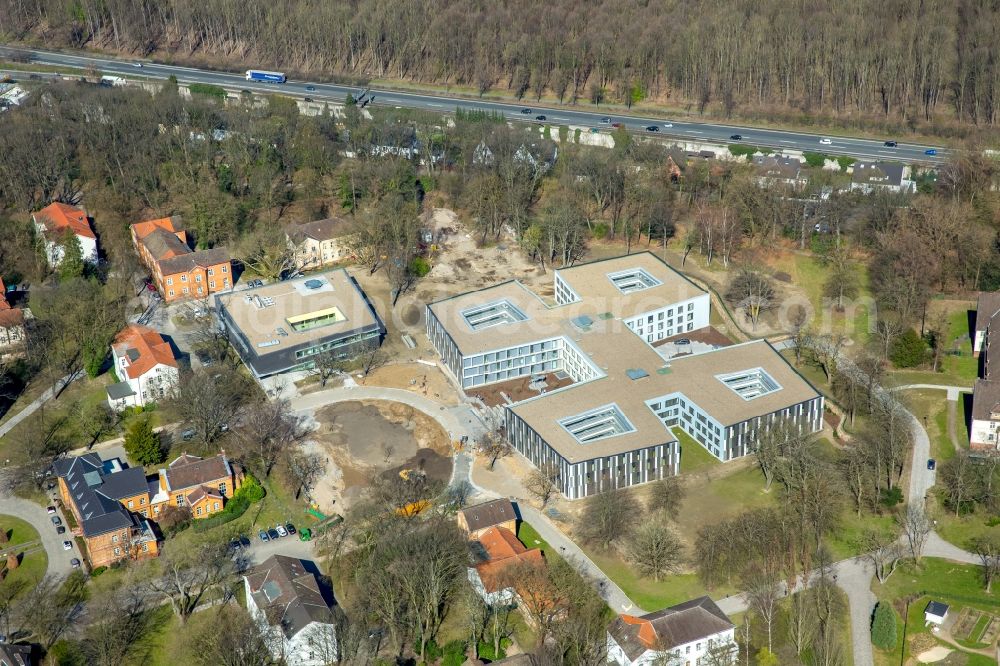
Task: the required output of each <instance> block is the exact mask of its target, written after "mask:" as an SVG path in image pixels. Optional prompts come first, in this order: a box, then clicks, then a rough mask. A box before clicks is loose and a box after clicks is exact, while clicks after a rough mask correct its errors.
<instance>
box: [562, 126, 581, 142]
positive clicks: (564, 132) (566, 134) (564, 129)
mask: <svg viewBox="0 0 1000 666" xmlns="http://www.w3.org/2000/svg"><path fill="white" fill-rule="evenodd" d="M577 131H579V130H577ZM568 138H569V127H567V126H566V125H560V126H559V143H566V139H568Z"/></svg>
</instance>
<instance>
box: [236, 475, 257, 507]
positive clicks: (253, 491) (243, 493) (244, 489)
mask: <svg viewBox="0 0 1000 666" xmlns="http://www.w3.org/2000/svg"><path fill="white" fill-rule="evenodd" d="M264 495H265V492H264V487H263V486H262V485H260V481H258V480H257V477H255V476H254V475H253V474H247V475H246V476H245V477H244V478H243V485H241V486H240V488H239V490H237V491H236V492H235V493H233V499H236V498H237V497H242V498H244V499H246V501H247V502H248V503H249V504H253V503H254V502H259V501H261V500H262V499H264Z"/></svg>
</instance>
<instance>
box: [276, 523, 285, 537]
mask: <svg viewBox="0 0 1000 666" xmlns="http://www.w3.org/2000/svg"><path fill="white" fill-rule="evenodd" d="M274 529H276V530H277V531H278V536H283V537H286V536H288V530H286V529H285V526H284V525H275V526H274Z"/></svg>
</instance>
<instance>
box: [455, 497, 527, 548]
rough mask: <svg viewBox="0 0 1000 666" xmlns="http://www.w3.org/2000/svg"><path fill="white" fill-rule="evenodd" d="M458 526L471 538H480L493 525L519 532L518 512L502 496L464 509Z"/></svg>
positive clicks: (459, 513)
mask: <svg viewBox="0 0 1000 666" xmlns="http://www.w3.org/2000/svg"><path fill="white" fill-rule="evenodd" d="M458 526H459V527H461V528H462V530H463V531H464V532H465V533H467V534H468V535H469V538H470V539H478V538H479V537H480V536H481V535H482V534H483V532H485V531H486V530H488V529H490V528H491V527H502V528H504V529H506V530H508V531H509V532H512V533H514V534H517V512H516V511H515V509H514V505H513V504H512V503H511V501H510V500H509V499H507V498H506V497H502V498H500V499H495V500H490V501H489V502H483V503H482V504H476V505H475V506H468V507H466V508H464V509H462V510H461V511H459V512H458Z"/></svg>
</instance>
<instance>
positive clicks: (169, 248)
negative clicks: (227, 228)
mask: <svg viewBox="0 0 1000 666" xmlns="http://www.w3.org/2000/svg"><path fill="white" fill-rule="evenodd" d="M131 233H132V244H133V245H134V246H135V251H136V252H137V253H138V254H139V259H140V260H141V261H142V263H143V264H144V265H145V266H146V268H148V269H149V271H150V273H151V274H152V277H153V282H154V283H155V284H156V288H157V289H158V290H159V291H160V295H161V296H163V300H165V301H167V302H170V301H176V300H178V299H181V298H208V295H209V294H214V293H217V292H220V291H227V290H229V289H231V288H232V286H233V284H232V262H231V261H230V257H229V251H228V250H226V249H225V248H222V247H216V248H212V249H211V250H198V251H192V250H191V248H190V247H188V244H187V243H188V238H187V234H186V233H185V232H184V228H183V223H182V221H181V218H180V216H178V215H174V216H173V217H163V218H159V219H156V220H146V221H145V222H137V223H135V224H133V225H132V226H131Z"/></svg>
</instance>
